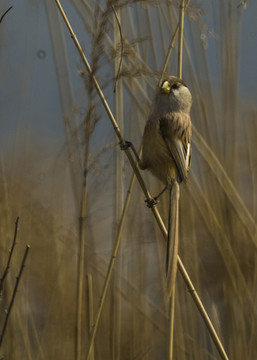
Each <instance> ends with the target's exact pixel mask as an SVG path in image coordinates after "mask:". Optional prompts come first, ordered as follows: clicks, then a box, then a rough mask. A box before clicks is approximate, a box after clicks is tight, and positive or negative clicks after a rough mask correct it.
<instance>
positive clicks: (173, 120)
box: [159, 113, 191, 181]
mask: <svg viewBox="0 0 257 360" xmlns="http://www.w3.org/2000/svg"><path fill="white" fill-rule="evenodd" d="M159 128H160V133H161V136H162V137H163V139H164V141H165V143H166V145H167V148H168V151H169V153H170V155H171V157H172V158H173V160H174V161H175V164H176V166H177V170H178V173H179V177H180V179H179V180H180V181H183V180H185V179H186V178H187V173H188V170H189V167H190V162H191V145H190V140H191V122H190V116H189V115H187V114H180V113H169V114H167V115H165V116H163V117H161V118H160V120H159Z"/></svg>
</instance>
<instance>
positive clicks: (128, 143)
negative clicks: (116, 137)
mask: <svg viewBox="0 0 257 360" xmlns="http://www.w3.org/2000/svg"><path fill="white" fill-rule="evenodd" d="M131 146H132V142H131V141H127V140H126V141H124V143H121V142H120V149H121V150H127V149H128V148H130V147H131Z"/></svg>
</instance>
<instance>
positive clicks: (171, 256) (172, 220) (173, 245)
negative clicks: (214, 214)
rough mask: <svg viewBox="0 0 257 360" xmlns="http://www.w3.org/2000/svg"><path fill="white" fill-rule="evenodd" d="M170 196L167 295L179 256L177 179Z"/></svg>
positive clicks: (174, 276) (174, 280) (171, 286)
mask: <svg viewBox="0 0 257 360" xmlns="http://www.w3.org/2000/svg"><path fill="white" fill-rule="evenodd" d="M169 190H170V196H169V201H170V203H169V220H168V221H169V223H168V236H167V252H166V277H167V289H166V295H167V296H168V297H170V296H171V294H172V291H173V289H174V287H175V282H176V274H177V257H178V241H179V234H178V226H179V196H180V191H179V184H178V182H177V181H176V180H175V181H174V182H173V184H172V186H171V187H170V189H169Z"/></svg>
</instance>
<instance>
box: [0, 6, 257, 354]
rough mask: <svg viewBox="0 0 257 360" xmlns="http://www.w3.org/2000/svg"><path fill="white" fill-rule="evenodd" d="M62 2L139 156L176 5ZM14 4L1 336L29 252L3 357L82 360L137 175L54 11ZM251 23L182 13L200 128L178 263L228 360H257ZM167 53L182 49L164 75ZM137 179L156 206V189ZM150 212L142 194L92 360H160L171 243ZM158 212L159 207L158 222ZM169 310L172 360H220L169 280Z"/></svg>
mask: <svg viewBox="0 0 257 360" xmlns="http://www.w3.org/2000/svg"><path fill="white" fill-rule="evenodd" d="M61 3H62V5H63V7H64V10H65V12H66V14H67V16H68V18H69V20H70V23H71V25H72V27H73V29H74V31H75V33H76V35H77V37H78V39H79V41H80V43H81V45H82V47H83V50H84V52H85V55H86V56H87V58H88V61H89V63H90V64H91V66H92V70H93V73H94V74H95V76H96V78H97V80H98V81H99V83H100V85H101V88H102V90H103V92H104V95H105V97H106V99H107V101H108V104H109V105H110V108H111V110H112V112H113V113H114V115H115V117H116V119H117V122H118V124H119V127H120V129H121V131H122V134H124V138H125V139H126V140H130V141H132V142H133V144H134V145H135V147H136V148H137V149H139V147H140V143H141V138H142V132H143V128H144V125H145V122H146V119H147V116H148V115H149V113H150V111H151V106H152V102H153V100H154V94H155V91H156V87H157V85H158V82H159V78H160V75H161V72H162V69H163V65H164V62H165V57H166V54H167V52H168V48H169V44H170V41H171V39H172V36H173V34H174V32H175V29H176V26H177V24H178V19H179V4H180V1H176V0H167V1H157V0H142V1H132V0H120V1H116V0H109V1H107V2H105V1H102V0H99V1H92V0H70V1H68V0H63V1H62V2H61ZM11 6H12V8H11V9H10V10H9V12H7V13H6V14H5V16H4V17H3V18H2V20H1V22H0V79H1V81H0V205H1V206H0V214H1V217H0V239H1V241H0V274H3V272H4V269H5V267H6V264H7V261H8V256H9V249H10V247H11V245H12V241H13V234H14V229H15V221H16V218H17V217H19V228H18V236H17V242H16V245H15V248H14V253H13V257H12V261H11V264H10V268H9V272H8V275H7V277H6V278H5V281H4V284H3V289H2V292H1V298H0V326H1V328H2V326H3V323H4V319H5V316H6V312H5V309H6V308H8V305H9V303H10V301H11V297H12V292H13V288H14V285H15V281H16V277H17V275H18V272H19V269H20V266H21V261H22V257H23V253H24V251H25V245H26V244H30V252H29V255H28V258H27V260H26V267H25V269H24V272H23V275H22V278H21V280H20V284H19V288H18V292H17V293H16V297H15V302H14V305H13V308H12V311H11V313H10V317H9V321H8V325H7V328H6V332H5V334H4V339H3V343H2V347H1V349H0V358H1V359H8V360H19V359H21V358H22V359H29V360H30V359H33V360H35V359H36V360H41V359H55V360H59V359H76V360H78V359H80V358H81V359H85V358H86V354H87V349H88V344H89V332H90V328H91V326H92V324H93V322H94V321H93V319H95V316H96V313H97V308H98V304H99V299H100V296H101V292H102V289H103V284H104V279H105V276H106V273H107V269H108V263H109V261H110V258H111V253H112V249H113V246H114V243H115V239H116V235H117V228H118V225H119V221H120V218H121V212H122V209H123V205H124V201H125V198H126V195H127V190H128V186H129V183H130V179H131V176H132V170H131V167H130V165H129V163H128V161H127V159H126V156H125V154H124V152H121V151H120V148H119V145H118V139H117V137H116V135H115V133H114V131H113V128H112V125H111V124H110V121H109V119H108V116H107V114H106V112H105V110H104V108H103V107H102V105H101V102H100V100H99V98H98V96H97V93H96V91H95V89H94V86H93V84H92V78H91V77H90V76H89V75H88V73H87V71H86V69H85V67H84V65H83V63H82V61H81V59H80V57H79V55H78V53H77V50H76V48H75V45H74V43H73V41H72V39H71V36H70V34H69V32H68V30H67V28H66V27H65V24H64V22H63V19H62V18H61V16H60V14H59V12H58V8H57V6H56V3H55V2H54V1H53V0H44V1H42V0H41V1H40V0H34V1H31V0H20V1H14V0H13V1H12V0H2V1H1V4H0V16H2V15H3V14H4V13H5V12H6V10H7V9H9V8H10V7H11ZM112 7H114V8H115V9H116V12H117V15H118V17H119V18H120V26H121V30H122V36H121V34H120V31H119V24H118V22H117V19H116V17H115V13H114V10H113V8H112ZM256 14H257V3H256V1H253V0H248V1H242V2H241V0H238V1H235V0H225V1H224V0H217V1H215V2H213V1H212V2H209V1H206V0H205V1H195V0H191V1H190V3H189V6H188V8H187V10H186V14H185V31H184V51H183V80H184V81H185V83H186V84H187V85H188V87H189V89H190V91H191V93H192V96H193V107H192V123H193V125H194V130H193V153H192V167H191V172H190V176H189V179H188V182H187V184H185V185H183V186H182V187H181V202H180V243H179V254H180V257H181V259H182V261H183V263H184V265H185V267H186V269H187V271H188V273H189V275H190V277H191V279H192V282H193V284H194V285H195V287H196V289H197V291H198V293H199V296H200V297H201V299H202V301H203V304H204V306H205V307H206V310H207V312H208V314H209V316H210V318H211V320H212V322H213V324H214V327H215V329H216V330H217V333H218V335H219V337H220V339H221V341H222V343H223V345H224V347H225V349H226V351H227V353H228V356H229V358H230V359H233V360H241V359H249V360H254V359H256V358H257V347H256V337H257V334H256V311H257V309H256V303H257V302H256V296H257V286H256V284H257V270H256V269H257V267H256V261H257V256H256V247H257V225H256V221H257V191H256V190H257V151H256V134H257V121H256V120H257V106H256V99H257V85H256V84H257V72H256V70H255V68H256V61H257V43H256V42H257V40H256V39H257V25H256V21H255V20H256ZM121 53H122V63H121V68H120V72H119V74H118V68H119V64H120V59H121ZM177 55H178V39H177V40H176V42H175V44H174V48H173V50H172V53H171V57H170V59H169V64H168V68H167V73H169V74H176V73H177ZM117 74H118V75H117ZM115 84H116V85H115ZM115 86H116V91H115V92H114V87H115ZM142 176H143V178H144V180H145V182H146V184H147V186H148V188H149V190H150V192H151V194H153V195H155V194H157V193H158V191H159V190H160V189H161V187H162V185H161V184H160V183H159V182H158V181H157V180H156V179H153V178H152V177H151V175H149V174H148V173H147V172H143V173H142ZM144 200H145V198H144V194H143V193H142V191H141V188H140V187H139V185H138V183H137V181H136V182H135V185H134V187H133V190H132V194H131V201H130V204H129V208H128V212H127V214H126V220H125V225H124V229H123V232H122V238H121V245H120V249H119V252H118V257H117V260H116V264H115V268H114V273H113V276H112V279H111V283H110V287H109V289H108V292H107V297H106V301H105V303H104V307H103V311H102V316H101V319H100V322H99V327H98V330H97V334H96V338H95V343H94V351H93V353H92V356H91V360H92V359H96V360H97V359H115V360H119V359H121V360H132V359H134V360H139V359H144V360H157V359H167V358H168V342H169V339H168V333H169V322H168V307H167V302H166V300H165V296H164V294H165V277H164V259H165V242H164V240H163V237H162V234H161V232H160V230H159V228H158V227H157V225H156V223H155V220H154V218H153V216H152V213H151V211H149V209H148V208H147V207H146V205H145V202H144ZM167 208H168V196H167V194H164V195H163V196H162V197H161V198H160V203H159V204H158V210H159V211H160V213H161V216H162V217H163V220H164V222H165V224H166V223H167ZM0 276H1V275H0ZM175 306H176V307H175V328H174V359H179V360H187V359H190V360H191V359H199V360H201V359H202V360H209V359H218V358H219V355H218V353H217V350H216V349H215V347H214V345H213V342H212V340H211V339H210V336H209V333H208V332H207V330H206V327H205V325H204V323H203V321H202V319H201V317H200V316H199V313H198V311H197V309H196V307H195V304H194V303H193V300H192V298H191V296H190V294H189V293H188V290H187V289H186V286H185V284H184V282H183V279H182V277H181V276H180V274H179V273H178V275H177V290H176V305H175ZM79 342H81V343H80V345H79V347H80V351H79V354H78V343H79Z"/></svg>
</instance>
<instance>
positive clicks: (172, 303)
mask: <svg viewBox="0 0 257 360" xmlns="http://www.w3.org/2000/svg"><path fill="white" fill-rule="evenodd" d="M175 293H176V286H174V289H173V291H172V294H171V297H170V314H169V319H170V329H169V360H172V359H173V342H174V314H175Z"/></svg>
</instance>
